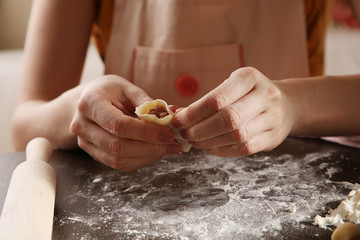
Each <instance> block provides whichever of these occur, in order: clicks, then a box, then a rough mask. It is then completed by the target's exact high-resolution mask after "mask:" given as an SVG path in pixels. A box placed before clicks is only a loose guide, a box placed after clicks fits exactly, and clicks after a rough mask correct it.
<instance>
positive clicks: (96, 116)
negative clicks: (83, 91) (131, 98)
mask: <svg viewBox="0 0 360 240" xmlns="http://www.w3.org/2000/svg"><path fill="white" fill-rule="evenodd" d="M78 110H79V112H80V113H82V114H83V115H85V116H86V117H87V118H89V119H91V120H92V121H94V122H96V123H97V124H98V125H99V126H101V127H102V128H104V129H105V130H107V131H108V132H110V133H112V134H114V135H115V136H118V137H121V138H128V139H133V140H138V141H144V142H151V143H170V142H173V141H174V133H173V132H172V131H171V130H170V129H168V128H166V127H163V126H158V125H155V124H151V123H146V122H145V121H142V120H139V119H136V118H133V117H129V116H126V115H124V114H123V113H122V112H121V111H119V109H117V108H116V107H115V106H113V105H112V104H111V103H109V102H108V101H107V100H105V99H103V98H102V97H101V96H99V95H96V94H95V95H89V96H86V97H84V98H81V100H80V101H79V104H78Z"/></svg>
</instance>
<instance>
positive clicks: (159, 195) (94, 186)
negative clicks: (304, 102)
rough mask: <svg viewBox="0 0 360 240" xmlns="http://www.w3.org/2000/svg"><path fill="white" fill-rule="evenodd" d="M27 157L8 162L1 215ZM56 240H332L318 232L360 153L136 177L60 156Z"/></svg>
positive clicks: (234, 161)
mask: <svg viewBox="0 0 360 240" xmlns="http://www.w3.org/2000/svg"><path fill="white" fill-rule="evenodd" d="M24 160H25V154H24V153H9V154H1V155H0V207H1V208H2V205H3V202H4V199H5V195H6V190H7V187H8V184H9V181H10V177H11V173H12V171H13V169H14V168H15V167H16V166H17V165H18V164H19V163H20V162H22V161H24ZM51 164H52V165H53V167H54V168H55V171H56V173H57V179H58V185H57V197H56V206H55V219H54V232H53V238H54V239H247V240H252V239H254V240H255V239H256V240H257V239H277V240H279V239H309V240H310V239H330V235H331V233H332V229H333V228H331V227H330V228H329V229H321V228H319V227H318V226H314V225H313V224H312V222H313V218H314V216H315V215H317V214H320V215H322V216H324V215H325V214H326V212H327V211H328V210H329V209H330V208H335V207H336V206H337V205H338V204H339V203H340V201H341V200H343V199H344V198H345V197H346V195H347V194H348V193H349V192H350V190H352V189H357V188H358V186H357V185H356V183H359V182H360V150H359V149H355V148H349V147H344V146H340V145H337V144H332V143H328V142H323V141H321V140H315V139H296V138H288V139H286V141H285V142H284V143H283V144H282V145H280V146H279V147H278V148H276V149H275V150H273V151H271V152H265V153H259V154H255V155H252V156H249V157H237V158H220V157H215V156H212V155H208V154H206V153H204V152H202V151H197V150H195V151H191V152H190V153H187V154H182V155H180V156H169V157H165V158H163V159H161V160H160V161H158V162H156V163H153V164H151V165H149V166H146V167H144V168H142V169H140V170H138V171H136V172H133V173H124V172H122V171H116V170H113V169H110V168H108V167H106V166H104V165H102V164H99V163H97V162H95V161H94V160H92V159H91V158H90V157H89V156H87V155H86V154H84V153H83V152H80V151H79V152H63V151H57V152H55V153H54V155H53V157H52V160H51Z"/></svg>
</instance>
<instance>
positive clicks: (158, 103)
mask: <svg viewBox="0 0 360 240" xmlns="http://www.w3.org/2000/svg"><path fill="white" fill-rule="evenodd" d="M157 107H163V108H165V109H166V110H167V112H168V115H167V116H165V117H163V118H158V117H157V116H156V115H154V114H149V113H150V112H151V110H152V109H155V108H157ZM135 114H136V115H137V116H138V117H139V118H140V119H142V120H144V121H146V122H150V123H154V124H157V125H161V126H166V127H168V128H170V129H171V130H172V131H173V132H174V134H175V139H176V140H177V141H178V142H180V143H181V144H182V145H183V151H184V152H188V151H189V150H190V148H191V144H189V143H188V141H187V140H186V139H184V138H183V137H182V136H181V134H180V130H179V129H177V128H175V127H174V126H173V125H172V119H173V118H174V115H175V113H174V112H173V111H171V109H170V108H169V106H168V104H167V103H166V102H165V101H164V100H161V99H156V100H154V101H151V102H145V103H143V104H142V105H140V106H138V107H137V108H136V110H135Z"/></svg>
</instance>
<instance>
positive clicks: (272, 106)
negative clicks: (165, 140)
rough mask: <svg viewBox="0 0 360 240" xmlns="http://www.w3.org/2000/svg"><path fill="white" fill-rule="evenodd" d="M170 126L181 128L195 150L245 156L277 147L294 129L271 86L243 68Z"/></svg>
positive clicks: (286, 104) (288, 108)
mask: <svg viewBox="0 0 360 240" xmlns="http://www.w3.org/2000/svg"><path fill="white" fill-rule="evenodd" d="M173 124H174V125H175V126H176V127H183V128H184V129H183V130H182V135H183V137H184V138H186V139H188V140H189V141H190V142H191V143H192V144H193V146H194V147H197V148H202V149H206V150H207V151H209V152H211V153H213V154H216V155H219V156H243V155H249V154H253V153H256V152H259V151H268V150H271V149H273V148H274V147H276V146H278V145H279V144H280V143H281V142H282V141H283V140H284V139H285V138H286V136H288V134H289V132H290V130H291V129H292V126H293V124H294V113H293V111H292V106H291V104H290V102H289V101H288V99H287V97H286V96H285V95H284V94H283V92H282V91H281V90H280V89H279V88H278V87H277V86H276V84H275V83H274V82H272V81H270V80H269V79H268V78H267V77H265V76H264V75H263V74H261V73H260V72H259V71H257V70H256V69H254V68H251V67H247V68H241V69H238V70H236V71H235V72H233V73H232V74H231V76H230V77H229V78H228V79H227V80H225V81H224V82H223V83H222V84H221V85H220V86H218V87H217V88H216V89H214V90H213V91H211V92H209V93H208V94H207V95H205V96H204V97H202V98H201V99H199V100H198V101H196V102H195V103H193V104H191V105H190V106H189V107H187V108H184V109H182V110H180V111H178V112H177V114H176V116H175V119H174V122H173Z"/></svg>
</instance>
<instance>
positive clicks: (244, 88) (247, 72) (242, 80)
mask: <svg viewBox="0 0 360 240" xmlns="http://www.w3.org/2000/svg"><path fill="white" fill-rule="evenodd" d="M259 77H264V76H263V75H262V74H261V73H260V72H258V71H257V70H255V69H254V68H250V67H248V68H240V69H238V70H236V71H235V72H233V73H232V74H231V76H230V77H229V78H228V79H227V80H225V81H224V82H223V83H222V84H221V85H220V86H218V87H217V88H215V89H214V90H212V91H211V92H209V93H208V94H206V95H205V96H204V97H202V98H201V99H199V100H198V101H196V102H195V103H193V104H191V105H190V106H189V107H187V108H185V109H184V110H182V111H180V112H178V113H177V114H176V115H175V118H174V120H173V124H174V126H175V127H185V128H188V127H190V126H193V125H195V124H196V123H198V122H199V121H201V120H203V119H205V118H207V117H209V116H211V115H213V114H214V113H216V112H217V111H219V110H221V109H222V108H224V107H226V106H228V105H230V104H231V103H233V102H235V101H237V100H238V99H239V98H241V97H243V96H244V95H246V94H248V93H249V92H250V91H251V90H252V89H253V88H254V86H255V83H256V81H257V78H259Z"/></svg>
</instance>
